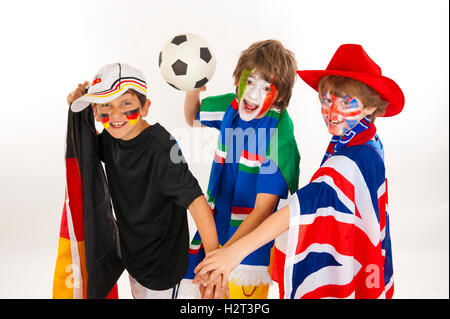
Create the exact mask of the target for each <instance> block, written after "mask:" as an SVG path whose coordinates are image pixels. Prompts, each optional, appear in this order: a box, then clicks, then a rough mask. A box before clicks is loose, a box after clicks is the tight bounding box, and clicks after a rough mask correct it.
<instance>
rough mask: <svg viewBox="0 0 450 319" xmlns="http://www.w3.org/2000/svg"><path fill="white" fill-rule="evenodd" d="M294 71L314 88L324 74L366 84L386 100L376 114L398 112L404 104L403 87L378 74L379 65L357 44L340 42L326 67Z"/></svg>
mask: <svg viewBox="0 0 450 319" xmlns="http://www.w3.org/2000/svg"><path fill="white" fill-rule="evenodd" d="M297 73H298V75H299V76H300V77H301V78H302V80H303V81H305V82H306V83H307V84H308V85H309V86H311V87H312V88H313V89H314V90H316V91H317V90H318V88H319V81H320V79H321V78H322V77H324V76H327V75H339V76H346V77H349V78H352V79H355V80H358V81H361V82H363V83H364V84H367V85H368V86H370V87H371V88H372V89H374V90H375V91H376V92H377V93H378V94H380V96H381V98H382V99H383V100H385V101H386V102H388V103H389V105H388V106H387V107H386V112H385V113H384V114H383V115H379V116H385V117H387V116H394V115H397V114H398V113H400V112H401V111H402V109H403V105H404V104H405V97H404V96H403V92H402V89H400V87H399V86H398V85H397V83H395V82H394V81H393V80H391V79H390V78H388V77H385V76H383V75H381V68H380V67H379V66H378V65H377V64H376V63H375V62H373V60H372V59H371V58H370V57H369V56H368V55H367V53H366V51H364V49H363V47H362V46H360V45H358V44H343V45H341V46H340V47H339V48H338V49H337V51H336V53H335V54H334V56H333V58H332V59H331V61H330V63H329V64H328V66H327V68H326V69H325V70H307V71H297Z"/></svg>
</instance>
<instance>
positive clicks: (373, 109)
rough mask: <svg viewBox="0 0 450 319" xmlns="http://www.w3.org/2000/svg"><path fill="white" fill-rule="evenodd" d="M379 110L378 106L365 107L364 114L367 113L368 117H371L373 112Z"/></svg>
mask: <svg viewBox="0 0 450 319" xmlns="http://www.w3.org/2000/svg"><path fill="white" fill-rule="evenodd" d="M376 109H377V107H376V106H365V107H364V109H363V110H364V113H366V115H371V114H372V113H373V112H375V111H376Z"/></svg>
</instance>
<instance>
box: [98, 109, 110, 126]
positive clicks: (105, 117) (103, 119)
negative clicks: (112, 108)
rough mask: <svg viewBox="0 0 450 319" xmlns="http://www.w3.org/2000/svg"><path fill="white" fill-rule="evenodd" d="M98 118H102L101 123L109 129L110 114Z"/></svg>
mask: <svg viewBox="0 0 450 319" xmlns="http://www.w3.org/2000/svg"><path fill="white" fill-rule="evenodd" d="M98 117H99V118H100V121H101V122H102V124H103V127H104V128H106V129H107V128H108V127H109V114H108V113H101V114H99V115H98Z"/></svg>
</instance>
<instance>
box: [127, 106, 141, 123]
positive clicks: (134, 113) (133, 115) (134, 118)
mask: <svg viewBox="0 0 450 319" xmlns="http://www.w3.org/2000/svg"><path fill="white" fill-rule="evenodd" d="M123 114H125V116H126V117H127V119H128V122H129V123H130V124H131V125H136V123H137V122H138V121H139V108H137V109H135V110H131V111H128V112H124V113H123Z"/></svg>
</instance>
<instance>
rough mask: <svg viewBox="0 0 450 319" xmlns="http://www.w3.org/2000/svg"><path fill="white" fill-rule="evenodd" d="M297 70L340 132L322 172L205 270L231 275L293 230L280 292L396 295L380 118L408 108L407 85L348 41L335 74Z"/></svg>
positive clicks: (210, 259)
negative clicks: (259, 250)
mask: <svg viewBox="0 0 450 319" xmlns="http://www.w3.org/2000/svg"><path fill="white" fill-rule="evenodd" d="M298 74H299V76H300V77H301V78H302V79H303V80H304V81H305V82H306V83H307V84H309V85H310V86H311V87H312V88H314V89H315V90H316V91H318V92H319V98H320V102H321V106H322V115H323V118H324V120H325V123H326V125H327V129H328V131H329V132H330V133H331V134H332V135H333V137H332V139H331V142H330V144H329V146H328V148H327V151H326V153H325V156H324V158H323V160H322V164H321V166H320V168H319V169H318V170H317V172H316V173H315V174H314V176H313V177H312V179H311V182H310V183H309V184H308V185H306V186H305V187H303V188H301V189H300V190H298V191H297V192H296V193H295V194H294V196H292V197H291V199H290V201H289V205H287V206H285V207H284V208H282V209H281V210H279V211H278V212H276V213H274V214H272V215H271V216H270V217H269V218H267V219H266V220H265V221H264V222H263V223H262V224H261V225H260V226H259V227H258V228H256V229H255V230H254V231H253V232H251V233H249V234H248V235H247V236H245V237H243V238H241V239H240V240H238V241H236V242H235V243H234V244H233V245H231V246H228V247H226V248H221V249H219V250H216V251H213V252H211V253H209V254H207V257H206V258H205V260H204V261H203V262H202V263H201V264H200V265H199V266H198V267H197V268H196V272H199V273H200V274H203V273H206V272H208V271H212V272H211V275H210V280H213V279H214V278H215V277H216V276H217V275H219V274H222V275H223V278H227V276H228V274H229V272H230V270H232V269H233V268H234V267H235V266H236V265H237V264H238V263H239V261H240V260H242V258H244V257H245V256H246V255H247V254H249V253H250V252H251V251H253V250H254V249H256V248H258V247H260V246H261V245H263V244H265V243H266V242H268V241H269V240H272V239H273V238H276V237H277V236H279V235H280V234H282V233H283V232H285V231H286V230H288V232H287V236H286V237H287V241H286V248H285V249H282V250H280V249H277V250H276V251H275V257H274V264H273V273H272V276H273V277H274V279H275V280H277V281H278V284H279V288H280V297H281V298H327V297H334V298H380V297H381V298H383V297H385V298H391V297H392V294H393V290H394V285H393V268H392V254H391V241H390V232H389V215H388V213H387V180H386V177H385V166H384V155H383V147H382V144H381V141H380V139H379V137H378V135H377V134H376V128H375V125H374V121H375V118H376V117H377V116H382V117H383V116H384V117H387V116H394V115H396V114H398V113H400V112H401V110H402V108H403V105H404V96H403V93H402V90H401V89H400V88H399V86H398V85H397V84H396V83H395V82H394V81H392V80H391V79H389V78H387V77H385V76H383V75H382V74H381V69H380V67H379V66H378V65H377V64H376V63H375V62H374V61H372V59H370V57H369V56H368V55H367V53H366V52H365V51H364V49H363V48H362V47H361V46H360V45H355V44H345V45H342V46H340V47H339V49H338V50H337V51H336V53H335V55H334V56H333V58H332V60H331V62H330V63H329V65H328V67H327V68H326V70H320V71H298ZM205 284H207V283H205Z"/></svg>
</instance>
